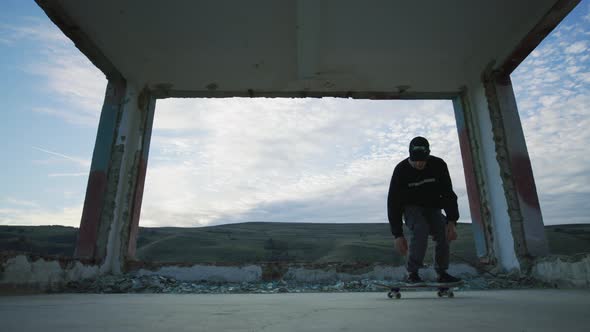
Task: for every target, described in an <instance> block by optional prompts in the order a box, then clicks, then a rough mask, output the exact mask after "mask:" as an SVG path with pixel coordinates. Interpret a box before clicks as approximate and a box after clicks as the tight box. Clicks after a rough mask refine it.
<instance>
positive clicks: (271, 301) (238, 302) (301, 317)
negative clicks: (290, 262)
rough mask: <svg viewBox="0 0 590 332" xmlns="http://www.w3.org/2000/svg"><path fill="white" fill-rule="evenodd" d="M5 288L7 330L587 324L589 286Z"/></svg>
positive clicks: (572, 327)
mask: <svg viewBox="0 0 590 332" xmlns="http://www.w3.org/2000/svg"><path fill="white" fill-rule="evenodd" d="M455 296H456V297H455V298H453V299H448V298H437V297H436V294H435V293H434V292H432V291H425V292H411V293H410V292H406V293H404V297H403V298H402V299H400V300H391V299H388V298H387V297H386V295H385V293H323V294H322V293H313V294H244V295H236V294H232V295H195V294H184V295H168V294H105V295H99V294H58V295H26V296H0V330H1V331H3V332H8V331H44V332H45V331H142V332H148V331H168V332H173V331H363V332H368V331H428V330H437V331H441V330H442V331H445V330H446V331H478V332H479V331H564V332H565V331H567V332H571V331H588V326H590V290H504V291H466V292H457V293H455Z"/></svg>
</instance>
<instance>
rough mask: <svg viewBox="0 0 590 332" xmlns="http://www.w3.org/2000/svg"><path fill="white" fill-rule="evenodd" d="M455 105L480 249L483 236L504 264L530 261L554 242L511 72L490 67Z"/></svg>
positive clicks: (514, 265) (508, 267)
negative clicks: (549, 241)
mask: <svg viewBox="0 0 590 332" xmlns="http://www.w3.org/2000/svg"><path fill="white" fill-rule="evenodd" d="M454 105H455V114H456V117H457V128H458V130H459V137H460V140H459V141H460V145H461V153H462V155H463V163H464V167H465V176H466V180H467V181H466V182H467V190H468V194H469V201H470V208H471V214H472V217H473V219H474V226H473V227H474V234H475V235H476V245H477V246H478V254H481V243H482V242H483V243H485V246H486V248H485V249H486V254H487V255H488V256H490V257H491V258H494V259H495V260H496V262H497V263H498V264H499V266H500V267H501V268H503V269H504V270H514V269H520V268H521V264H525V266H528V262H529V261H530V259H531V258H532V257H536V256H543V255H546V254H547V253H548V247H547V241H546V238H545V230H544V224H543V218H542V215H541V209H540V205H539V200H538V196H537V191H536V186H535V182H534V177H533V172H532V168H531V163H530V159H529V157H528V152H527V149H526V142H525V138H524V134H523V130H522V125H521V122H520V117H519V115H518V108H517V106H516V100H515V97H514V92H513V89H512V84H511V83H510V78H509V76H507V75H503V74H500V73H499V72H491V71H490V72H487V73H486V74H485V75H484V77H483V80H482V81H474V82H472V83H471V84H469V85H468V86H467V88H466V90H465V92H464V93H463V94H462V95H461V96H460V97H457V98H456V99H455V100H454ZM480 221H481V222H480Z"/></svg>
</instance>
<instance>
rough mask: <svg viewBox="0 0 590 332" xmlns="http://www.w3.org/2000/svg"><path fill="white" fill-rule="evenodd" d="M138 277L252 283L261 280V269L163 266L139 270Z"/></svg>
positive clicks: (252, 267) (250, 266) (248, 267)
mask: <svg viewBox="0 0 590 332" xmlns="http://www.w3.org/2000/svg"><path fill="white" fill-rule="evenodd" d="M134 274H136V275H138V276H144V275H161V276H166V277H171V278H174V279H176V280H183V281H200V280H206V281H219V282H252V281H259V280H262V268H261V267H260V266H257V265H246V266H212V265H193V266H164V267H161V268H159V269H158V270H155V271H151V270H145V269H140V270H139V271H137V272H136V273H134Z"/></svg>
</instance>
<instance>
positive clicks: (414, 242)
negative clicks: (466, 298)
mask: <svg viewBox="0 0 590 332" xmlns="http://www.w3.org/2000/svg"><path fill="white" fill-rule="evenodd" d="M404 219H405V220H406V225H407V226H408V229H409V230H410V253H409V255H408V262H407V264H406V268H407V270H408V272H410V273H412V272H418V269H420V268H421V267H422V264H423V262H424V256H425V255H426V249H427V248H428V236H429V235H432V239H433V240H434V242H435V243H436V246H435V247H434V263H435V264H434V269H435V270H436V271H437V272H438V273H440V272H444V271H446V270H447V269H448V268H449V255H450V251H449V242H448V241H447V221H446V219H445V217H444V216H443V214H442V213H441V209H436V208H425V207H421V206H414V205H410V206H406V207H404Z"/></svg>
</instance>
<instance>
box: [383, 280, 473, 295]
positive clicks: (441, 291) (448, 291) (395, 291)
mask: <svg viewBox="0 0 590 332" xmlns="http://www.w3.org/2000/svg"><path fill="white" fill-rule="evenodd" d="M462 284H463V281H459V282H451V283H438V282H426V283H423V284H418V285H411V284H406V283H395V284H391V285H385V284H378V283H375V285H377V286H380V287H383V288H389V292H388V293H387V297H389V298H390V299H392V298H396V299H399V298H401V297H402V293H401V291H402V290H409V289H417V288H427V289H428V288H430V289H436V290H437V292H436V294H437V295H438V297H449V298H451V297H455V293H454V292H453V288H456V287H459V286H461V285H462Z"/></svg>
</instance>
